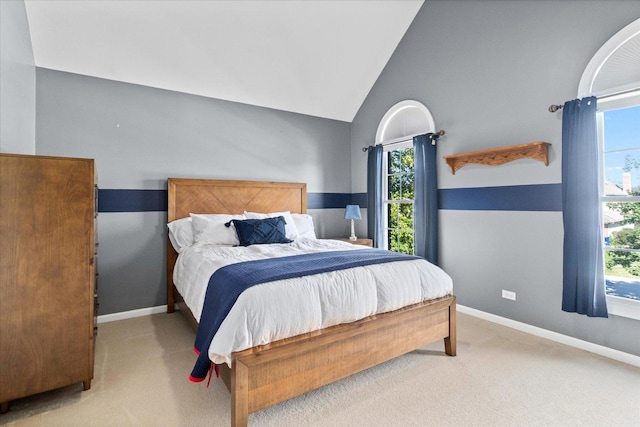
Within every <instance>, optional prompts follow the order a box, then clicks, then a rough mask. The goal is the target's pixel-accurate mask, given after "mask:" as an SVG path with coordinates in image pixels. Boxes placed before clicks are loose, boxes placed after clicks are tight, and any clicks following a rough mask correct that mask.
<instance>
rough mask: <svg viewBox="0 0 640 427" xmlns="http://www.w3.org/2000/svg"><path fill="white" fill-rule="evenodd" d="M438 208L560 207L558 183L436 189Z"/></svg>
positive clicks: (506, 208)
mask: <svg viewBox="0 0 640 427" xmlns="http://www.w3.org/2000/svg"><path fill="white" fill-rule="evenodd" d="M438 204H439V206H440V209H450V210H462V211H469V210H471V211H481V210H488V211H551V212H561V211H562V184H538V185H513V186H505V187H480V188H451V189H441V190H438Z"/></svg>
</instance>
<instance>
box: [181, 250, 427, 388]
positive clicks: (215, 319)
mask: <svg viewBox="0 0 640 427" xmlns="http://www.w3.org/2000/svg"><path fill="white" fill-rule="evenodd" d="M412 259H420V257H417V256H413V255H406V254H400V253H396V252H391V251H386V250H382V249H362V250H348V251H335V252H315V253H311V254H303V255H294V256H287V257H281V258H269V259H261V260H257V261H245V262H240V263H237V264H231V265H227V266H224V267H222V268H220V269H218V270H216V271H215V272H214V273H213V274H212V275H211V278H210V279H209V285H208V287H207V293H206V295H205V298H204V308H203V310H202V315H201V317H200V324H199V326H198V333H197V334H196V342H195V351H196V352H197V353H198V360H197V361H196V364H195V366H194V368H193V371H192V372H191V376H190V377H189V379H190V380H191V381H194V382H200V381H202V380H203V379H205V378H206V376H207V372H209V369H210V368H211V360H210V359H209V354H208V353H209V351H208V350H209V345H210V344H211V341H212V340H213V337H214V335H215V334H216V332H217V331H218V329H219V328H220V325H221V324H222V321H223V320H224V319H225V318H226V317H227V314H228V313H229V311H230V310H231V307H233V304H235V302H236V300H237V299H238V297H239V296H240V294H241V293H242V292H243V291H244V290H245V289H248V288H250V287H251V286H254V285H258V284H260V283H266V282H273V281H276V280H284V279H290V278H293V277H301V276H310V275H313V274H319V273H327V272H330V271H336V270H345V269H348V268H353V267H361V266H365V265H372V264H382V263H386V262H392V261H405V260H412Z"/></svg>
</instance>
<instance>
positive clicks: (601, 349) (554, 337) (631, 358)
mask: <svg viewBox="0 0 640 427" xmlns="http://www.w3.org/2000/svg"><path fill="white" fill-rule="evenodd" d="M456 310H457V311H459V312H460V313H464V314H468V315H470V316H474V317H478V318H480V319H484V320H488V321H489V322H493V323H498V324H500V325H503V326H507V327H509V328H512V329H517V330H519V331H522V332H526V333H528V334H531V335H536V336H538V337H541V338H546V339H548V340H551V341H555V342H558V343H560V344H565V345H568V346H571V347H575V348H579V349H581V350H585V351H588V352H590V353H595V354H598V355H600V356H604V357H608V358H609V359H613V360H617V361H618V362H623V363H627V364H629V365H633V366H637V367H639V368H640V356H636V355H633V354H630V353H625V352H623V351H620V350H615V349H613V348H609V347H605V346H603V345H599V344H594V343H591V342H588V341H583V340H580V339H578V338H574V337H570V336H568V335H563V334H560V333H557V332H552V331H549V330H547V329H542V328H538V327H537V326H532V325H529V324H526V323H522V322H517V321H515V320H511V319H507V318H506V317H500V316H496V315H495V314H491V313H487V312H484V311H480V310H476V309H475V308H470V307H466V306H464V305H460V304H458V305H456Z"/></svg>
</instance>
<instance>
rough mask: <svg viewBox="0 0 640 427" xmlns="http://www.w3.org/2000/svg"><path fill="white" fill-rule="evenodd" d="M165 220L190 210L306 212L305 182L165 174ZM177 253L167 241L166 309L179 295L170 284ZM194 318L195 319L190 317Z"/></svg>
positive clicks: (184, 215) (204, 211) (238, 212)
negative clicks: (175, 176) (166, 187)
mask: <svg viewBox="0 0 640 427" xmlns="http://www.w3.org/2000/svg"><path fill="white" fill-rule="evenodd" d="M168 196H169V200H168V209H167V220H168V222H171V221H173V220H176V219H179V218H185V217H188V216H189V214H190V213H201V214H215V213H218V214H241V213H243V212H244V211H250V212H282V211H290V212H292V213H307V184H303V183H298V182H263V181H232V180H219V179H189V178H169V180H168ZM177 257H178V254H177V253H176V251H175V250H174V249H173V246H172V245H171V243H170V242H167V311H168V312H169V313H171V312H173V310H174V302H175V301H176V298H178V297H179V295H177V292H176V291H175V287H174V285H173V267H174V265H175V263H176V259H177ZM194 321H195V320H194Z"/></svg>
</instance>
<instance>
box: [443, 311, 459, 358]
mask: <svg viewBox="0 0 640 427" xmlns="http://www.w3.org/2000/svg"><path fill="white" fill-rule="evenodd" d="M444 352H445V353H447V355H449V356H455V355H456V301H455V299H454V300H453V302H452V303H451V305H450V306H449V336H448V337H446V338H445V339H444Z"/></svg>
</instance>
